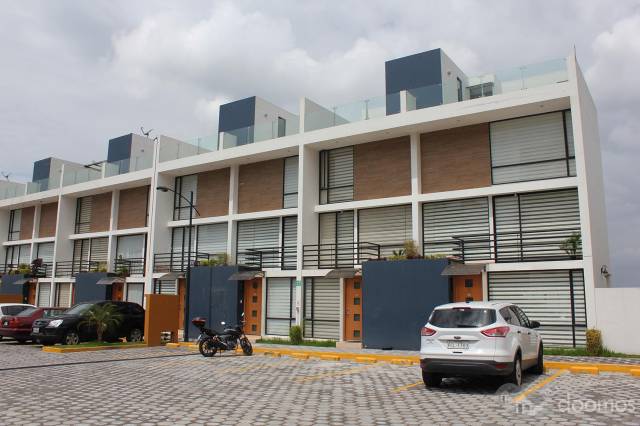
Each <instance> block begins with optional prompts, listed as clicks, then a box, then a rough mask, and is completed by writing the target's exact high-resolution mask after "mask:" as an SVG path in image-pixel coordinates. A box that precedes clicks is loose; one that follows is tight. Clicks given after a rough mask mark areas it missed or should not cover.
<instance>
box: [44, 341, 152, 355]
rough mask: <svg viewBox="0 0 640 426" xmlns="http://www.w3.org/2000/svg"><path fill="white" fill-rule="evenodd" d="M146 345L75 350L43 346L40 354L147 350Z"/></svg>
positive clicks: (72, 348)
mask: <svg viewBox="0 0 640 426" xmlns="http://www.w3.org/2000/svg"><path fill="white" fill-rule="evenodd" d="M147 347H148V346H147V344H146V343H140V344H136V345H123V346H91V347H84V348H83V347H80V348H76V347H73V346H43V347H42V352H48V353H53V354H67V353H72V352H97V351H108V350H116V349H140V348H147Z"/></svg>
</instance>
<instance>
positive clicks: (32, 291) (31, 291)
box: [23, 282, 36, 305]
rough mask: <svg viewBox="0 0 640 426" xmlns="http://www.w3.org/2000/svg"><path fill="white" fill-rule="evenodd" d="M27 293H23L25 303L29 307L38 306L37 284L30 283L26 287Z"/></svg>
mask: <svg viewBox="0 0 640 426" xmlns="http://www.w3.org/2000/svg"><path fill="white" fill-rule="evenodd" d="M24 286H25V289H24V290H25V291H23V295H24V303H28V304H29V305H35V304H36V284H35V283H33V282H28V283H26V284H25V285H24Z"/></svg>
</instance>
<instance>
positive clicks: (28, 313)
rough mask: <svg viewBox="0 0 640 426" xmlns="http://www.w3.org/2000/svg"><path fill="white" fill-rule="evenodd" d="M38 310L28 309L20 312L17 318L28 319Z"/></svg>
mask: <svg viewBox="0 0 640 426" xmlns="http://www.w3.org/2000/svg"><path fill="white" fill-rule="evenodd" d="M37 310H38V308H27V309H25V310H24V311H22V312H20V313H19V314H18V315H16V316H17V317H28V316H31V314H33V313H34V312H35V311H37Z"/></svg>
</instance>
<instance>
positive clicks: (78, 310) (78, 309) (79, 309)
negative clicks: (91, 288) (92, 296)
mask: <svg viewBox="0 0 640 426" xmlns="http://www.w3.org/2000/svg"><path fill="white" fill-rule="evenodd" d="M92 306H93V303H80V304H79V305H76V306H74V307H72V308H69V309H67V310H66V311H64V314H65V315H82V314H84V313H85V312H87V311H88V310H89V309H91V307H92Z"/></svg>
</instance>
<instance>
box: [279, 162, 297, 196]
mask: <svg viewBox="0 0 640 426" xmlns="http://www.w3.org/2000/svg"><path fill="white" fill-rule="evenodd" d="M282 207H283V208H285V209H288V208H291V207H298V157H297V156H296V157H288V158H285V159H284V187H283V200H282Z"/></svg>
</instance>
